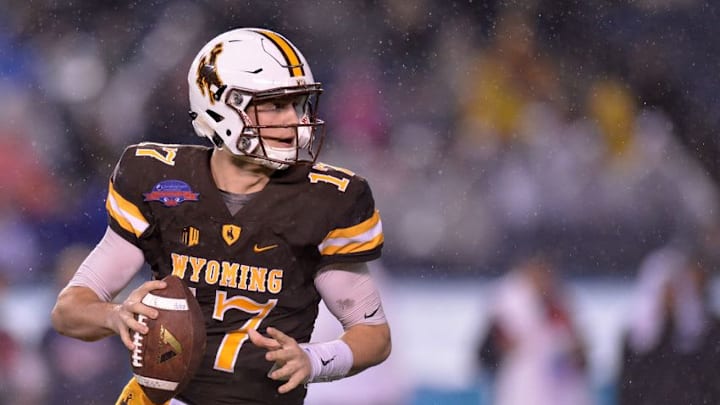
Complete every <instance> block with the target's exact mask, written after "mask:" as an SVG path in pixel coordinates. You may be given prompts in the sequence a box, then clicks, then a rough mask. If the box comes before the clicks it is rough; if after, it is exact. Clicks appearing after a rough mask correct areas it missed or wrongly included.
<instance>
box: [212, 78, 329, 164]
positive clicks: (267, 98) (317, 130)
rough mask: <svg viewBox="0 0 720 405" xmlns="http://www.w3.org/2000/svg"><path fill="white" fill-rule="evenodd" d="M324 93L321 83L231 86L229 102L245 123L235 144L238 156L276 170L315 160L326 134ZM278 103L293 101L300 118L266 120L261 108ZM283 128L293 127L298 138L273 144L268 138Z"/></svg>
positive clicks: (284, 104)
mask: <svg viewBox="0 0 720 405" xmlns="http://www.w3.org/2000/svg"><path fill="white" fill-rule="evenodd" d="M321 92H322V89H321V88H320V85H319V84H315V85H311V86H302V87H292V88H280V89H272V90H268V91H263V92H251V91H248V90H244V89H239V88H233V89H229V90H228V91H227V93H226V94H227V95H226V97H225V103H226V104H227V105H228V106H229V107H230V108H232V109H233V111H234V112H235V113H236V114H237V116H238V117H239V118H240V120H242V123H243V128H242V130H241V134H240V136H239V137H237V143H236V145H234V146H235V149H237V151H238V152H239V153H238V154H236V155H237V156H240V157H243V158H247V159H246V160H250V161H252V162H254V163H258V164H261V165H264V166H267V167H270V168H272V169H285V168H287V167H288V165H291V164H295V163H298V162H303V161H305V162H315V160H316V159H317V156H318V154H319V153H320V149H321V147H322V143H323V139H324V134H325V122H324V121H322V120H320V119H318V118H317V105H318V101H319V97H320V93H321ZM275 104H277V105H278V106H286V105H287V104H292V105H293V107H294V109H295V114H296V116H297V121H296V122H295V123H280V124H276V123H267V122H263V121H262V118H261V114H260V111H259V109H258V108H257V107H258V106H261V108H262V106H266V107H267V106H272V105H275ZM253 107H255V108H253ZM283 129H291V130H292V131H293V135H294V139H293V140H292V141H291V142H288V146H287V147H279V146H272V145H271V144H270V142H269V141H268V139H274V138H275V137H273V136H271V135H272V133H273V132H275V131H277V130H283ZM230 149H231V152H232V148H230Z"/></svg>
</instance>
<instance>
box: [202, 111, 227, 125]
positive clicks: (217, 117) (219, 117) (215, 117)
mask: <svg viewBox="0 0 720 405" xmlns="http://www.w3.org/2000/svg"><path fill="white" fill-rule="evenodd" d="M205 112H206V113H207V115H209V116H210V118H212V119H213V120H215V122H220V121H222V120H224V119H225V117H223V116H222V115H220V114H218V113H216V112H215V111H213V110H205Z"/></svg>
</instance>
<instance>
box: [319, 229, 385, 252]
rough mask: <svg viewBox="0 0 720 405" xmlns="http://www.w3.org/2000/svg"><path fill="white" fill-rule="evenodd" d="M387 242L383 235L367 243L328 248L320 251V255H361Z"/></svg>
mask: <svg viewBox="0 0 720 405" xmlns="http://www.w3.org/2000/svg"><path fill="white" fill-rule="evenodd" d="M384 240H385V237H384V236H383V234H382V233H381V234H379V235H377V236H375V237H374V238H372V239H370V240H368V241H365V242H354V243H348V244H346V245H343V246H327V247H326V248H324V249H323V250H321V251H320V254H321V255H323V256H330V255H337V254H340V255H346V254H350V253H361V252H367V251H369V250H373V249H375V248H376V247H378V246H380V244H382V243H383V241H384Z"/></svg>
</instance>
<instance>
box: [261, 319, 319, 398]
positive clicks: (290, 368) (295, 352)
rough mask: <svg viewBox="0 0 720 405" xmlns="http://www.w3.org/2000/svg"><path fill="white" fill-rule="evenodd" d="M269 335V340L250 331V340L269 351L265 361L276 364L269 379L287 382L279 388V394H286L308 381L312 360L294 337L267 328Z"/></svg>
mask: <svg viewBox="0 0 720 405" xmlns="http://www.w3.org/2000/svg"><path fill="white" fill-rule="evenodd" d="M267 333H268V335H270V337H269V338H268V337H265V336H263V335H261V334H260V333H258V331H256V330H255V329H248V335H249V336H250V340H251V341H252V342H253V343H254V344H255V345H256V346H258V347H262V348H263V349H266V350H267V351H268V352H267V353H265V359H266V360H268V361H274V362H275V365H274V366H273V368H272V369H271V370H270V373H269V374H268V377H270V378H271V379H273V380H275V381H287V382H286V383H285V384H283V385H281V386H280V387H278V392H279V393H281V394H285V393H287V392H290V391H292V390H293V389H295V388H296V387H297V386H298V385H300V384H304V383H305V382H306V381H307V380H308V378H309V377H310V372H311V371H312V368H311V367H312V366H311V365H310V359H309V358H308V356H307V354H306V353H305V351H304V350H303V349H302V348H301V347H300V345H298V343H297V342H296V341H295V339H293V338H292V337H290V336H288V335H286V334H284V333H282V332H280V331H279V330H277V329H275V328H267Z"/></svg>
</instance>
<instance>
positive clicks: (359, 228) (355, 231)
mask: <svg viewBox="0 0 720 405" xmlns="http://www.w3.org/2000/svg"><path fill="white" fill-rule="evenodd" d="M378 222H380V212H379V211H378V210H375V212H374V213H373V215H372V216H371V217H370V218H368V219H366V220H365V221H363V222H361V223H359V224H357V225H354V226H351V227H349V228H340V229H335V230H333V231H331V232H330V233H328V234H327V236H326V237H325V240H328V239H338V238H353V237H355V236H357V235H360V234H362V233H365V232H367V231H369V230H370V229H372V228H374V227H375V226H376V225H377V224H378Z"/></svg>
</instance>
